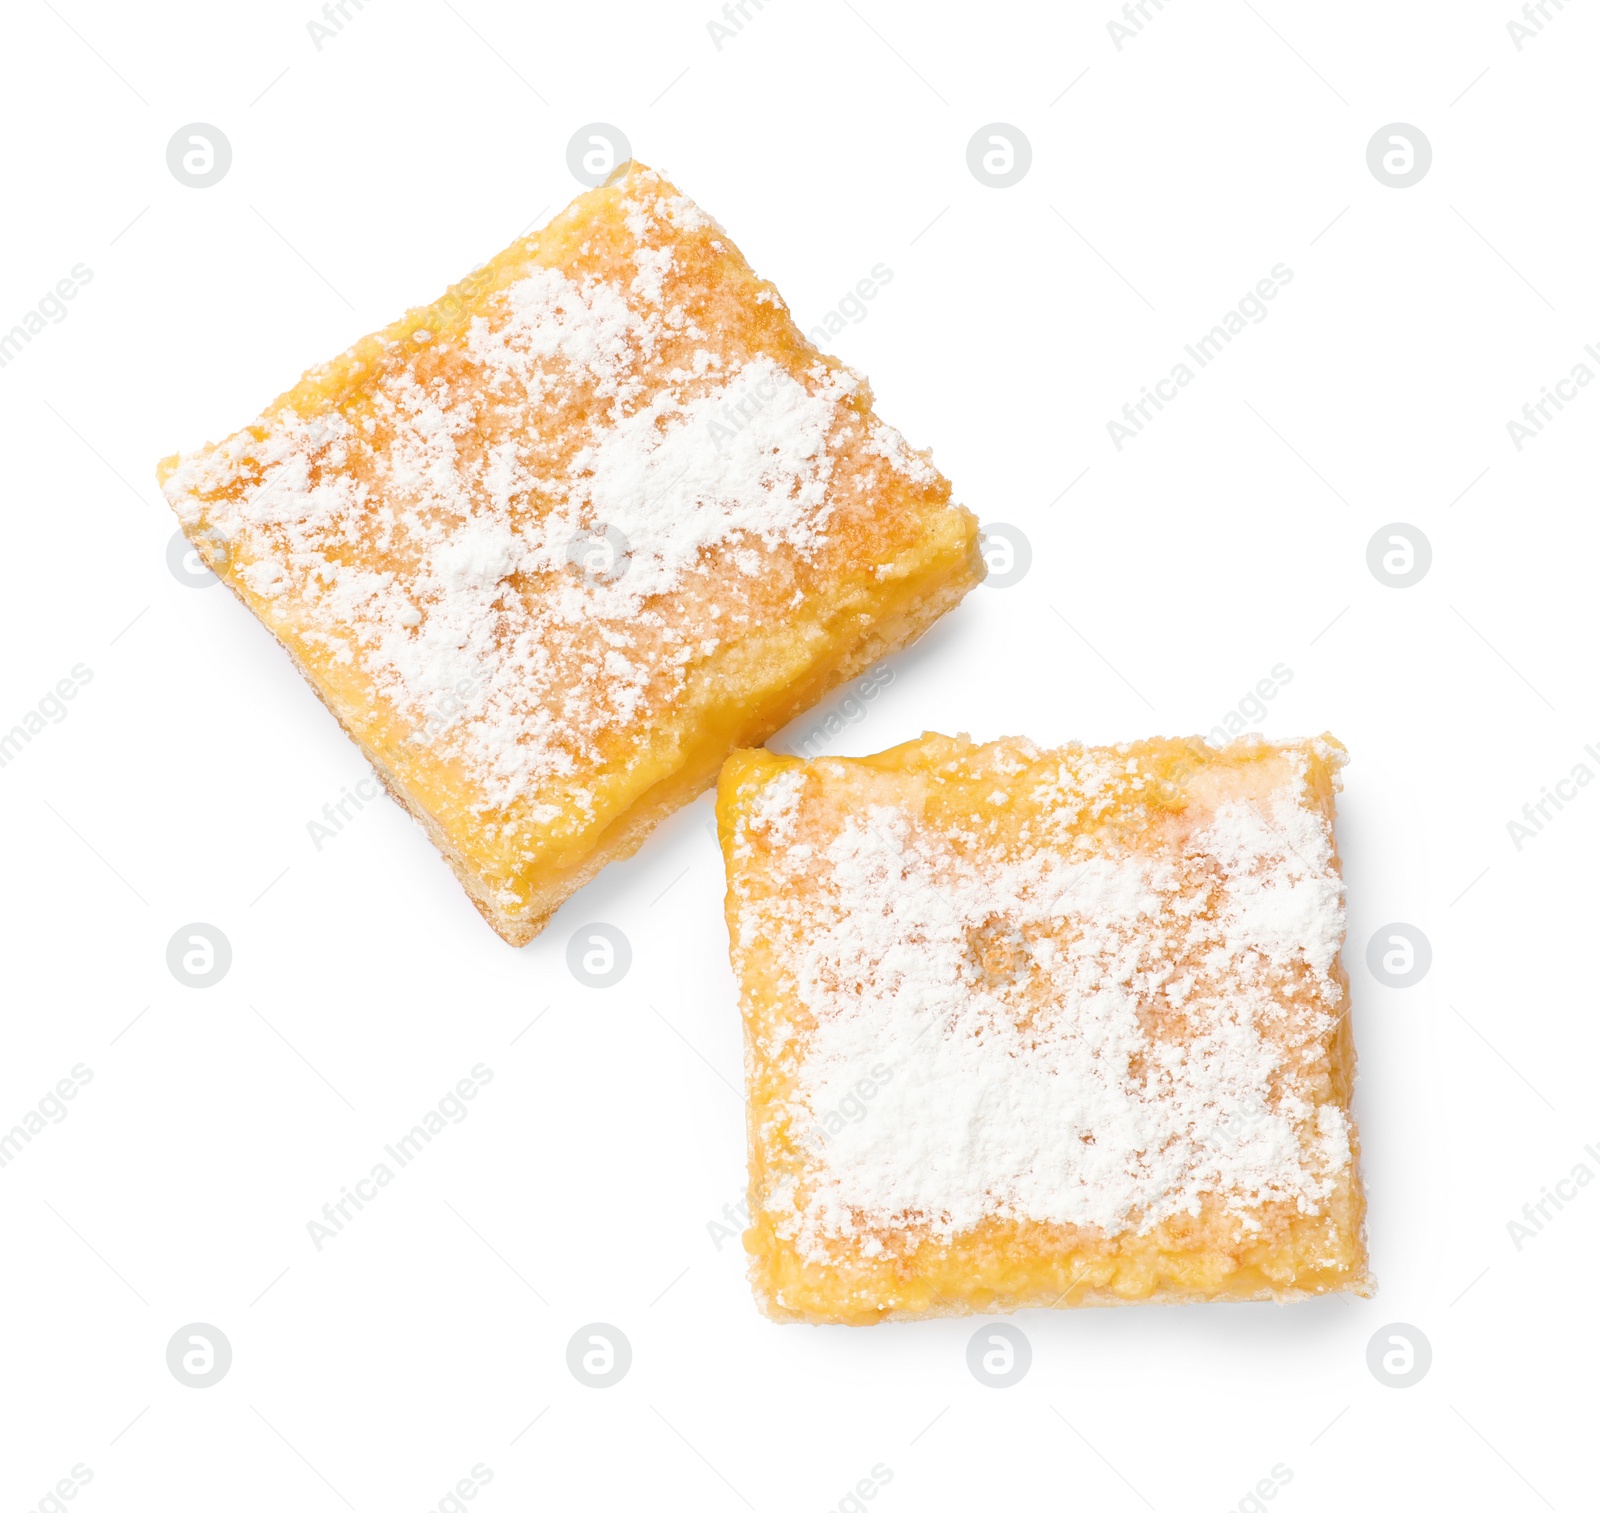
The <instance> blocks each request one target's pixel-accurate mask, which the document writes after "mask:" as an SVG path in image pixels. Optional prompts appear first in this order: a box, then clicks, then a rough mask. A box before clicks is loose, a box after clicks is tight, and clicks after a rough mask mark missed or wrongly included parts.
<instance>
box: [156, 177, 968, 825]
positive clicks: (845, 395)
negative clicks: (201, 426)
mask: <svg viewBox="0 0 1600 1513" xmlns="http://www.w3.org/2000/svg"><path fill="white" fill-rule="evenodd" d="M569 215H570V212H569ZM623 227H625V228H626V230H627V232H628V234H629V236H631V238H633V241H632V243H631V244H628V245H624V246H621V247H614V248H610V249H609V250H608V251H607V252H606V254H605V257H604V258H603V259H601V260H600V261H599V262H598V263H597V264H596V265H595V266H597V267H599V269H600V271H598V272H596V271H588V272H585V271H583V266H582V263H581V259H579V260H577V261H576V262H571V263H569V264H568V265H567V266H564V267H559V268H558V267H549V266H543V265H541V264H540V263H539V262H537V261H535V260H534V259H533V257H532V256H531V255H530V257H529V260H528V261H527V262H526V264H525V265H524V266H522V267H521V268H520V269H519V270H518V273H517V276H516V277H515V278H514V280H512V281H510V282H509V283H507V284H506V285H505V287H503V288H501V289H500V291H499V293H497V294H496V295H494V296H493V297H492V298H491V299H490V300H489V301H488V303H487V306H486V309H487V312H488V313H486V314H479V315H477V316H475V317H474V318H472V319H471V320H470V321H469V322H467V323H465V324H464V325H463V326H459V327H456V328H454V329H452V328H451V327H450V325H449V322H448V321H441V322H437V323H435V324H430V325H429V326H427V327H425V328H422V329H418V330H415V331H413V332H411V333H409V334H408V335H407V336H406V337H405V338H403V339H401V340H398V341H390V342H389V343H388V345H387V346H386V347H385V348H384V350H383V351H382V352H381V353H380V354H378V355H376V356H372V355H370V354H369V355H368V356H365V357H363V359H362V361H363V363H364V364H365V365H366V367H367V372H366V373H365V374H364V376H363V381H362V384H361V391H360V393H359V395H357V396H356V397H355V398H354V399H353V400H351V401H350V402H348V403H346V402H341V403H340V405H339V406H338V407H331V406H330V407H324V408H323V409H321V410H319V411H318V412H317V413H308V414H302V413H300V412H299V411H297V410H296V409H295V408H292V407H284V408H281V409H279V410H278V411H276V412H275V413H272V414H270V415H268V416H264V417H262V418H261V419H260V420H258V421H257V422H256V423H255V424H254V425H253V426H252V427H250V428H248V429H247V430H245V431H243V432H240V433H239V434H238V435H237V436H235V437H233V438H231V439H230V441H229V442H227V443H224V444H223V445H222V446H220V447H216V448H212V449H210V450H207V451H204V452H201V453H198V454H196V455H194V456H191V457H188V458H185V459H184V460H183V461H182V462H181V463H180V464H179V466H178V467H177V469H176V471H175V472H174V473H173V474H172V476H171V477H170V479H169V480H168V482H167V484H166V493H167V497H168V498H169V500H170V501H171V502H172V504H173V506H174V508H175V509H176V510H177V512H178V514H179V515H180V517H181V518H182V519H183V520H184V521H185V523H186V524H188V525H189V526H191V527H196V526H201V525H203V526H204V527H205V530H206V532H207V534H208V535H209V536H212V537H214V538H215V539H218V540H221V541H225V542H226V543H227V554H228V558H229V563H230V565H231V566H232V567H233V568H235V569H236V570H237V572H238V576H239V578H240V580H241V581H242V582H243V583H244V584H245V585H246V586H247V587H248V588H249V589H250V590H251V591H252V592H253V593H254V594H256V595H258V596H259V597H260V598H261V600H262V601H264V603H263V606H262V613H263V614H264V615H265V616H266V617H267V618H268V619H269V622H275V623H278V624H280V625H281V626H282V627H284V628H285V629H287V630H292V631H293V632H294V633H295V634H296V635H297V636H299V637H300V638H301V639H302V640H303V641H305V642H308V643H309V644H311V645H313V646H315V647H317V648H319V649H320V650H321V651H322V652H323V653H324V654H326V655H327V656H328V657H329V658H330V659H331V660H332V662H333V663H334V664H335V665H339V666H344V667H353V668H357V669H359V670H360V672H361V673H362V674H363V675H364V676H365V678H366V679H367V680H368V682H369V684H370V686H371V687H372V688H373V689H374V690H375V694H376V697H375V699H374V700H373V710H374V718H375V719H380V718H381V720H382V722H383V725H384V730H383V731H380V732H378V733H377V734H375V735H374V736H373V739H374V740H375V741H378V742H380V744H381V742H382V740H384V739H393V740H402V741H405V740H409V741H420V742H423V743H425V744H427V745H428V746H429V747H430V748H431V749H433V750H434V751H436V752H437V753H438V755H439V756H440V758H441V759H442V760H443V761H445V762H448V763H449V764H451V765H452V766H453V767H454V768H455V769H456V770H458V771H459V772H460V773H462V774H464V775H465V776H466V778H467V779H469V780H470V782H471V784H472V785H473V787H474V789H475V791H476V793H477V794H478V796H479V803H478V810H479V812H480V814H482V813H487V812H488V811H490V810H499V811H505V810H508V809H509V808H510V806H512V805H513V804H514V803H516V802H518V801H521V803H522V805H523V809H522V812H521V816H520V817H519V819H518V820H517V821H516V822H517V823H521V822H522V821H523V820H527V821H529V822H531V823H532V824H534V825H535V826H537V825H539V824H543V823H547V822H549V821H550V820H551V819H552V818H553V817H554V816H555V815H557V814H558V813H560V812H562V811H567V812H569V813H571V814H575V815H576V816H577V818H576V819H575V820H574V821H573V823H574V824H576V825H581V824H585V823H587V822H588V821H587V819H586V818H585V816H586V815H587V814H588V813H589V812H590V811H591V810H592V808H593V805H594V803H595V797H594V793H593V791H592V787H591V783H590V781H589V779H588V778H587V777H586V776H585V773H586V770H587V769H589V768H590V767H592V766H593V765H595V764H597V763H599V762H601V761H612V762H620V763H623V764H625V763H626V762H627V761H628V760H629V759H630V753H632V752H633V751H635V750H636V749H637V748H638V746H639V745H640V743H641V742H642V741H644V740H645V739H646V735H645V733H644V732H643V725H644V723H645V722H646V720H647V718H648V716H649V715H650V713H651V712H652V711H658V712H659V711H663V710H669V709H672V708H674V707H676V706H677V704H678V702H679V701H682V700H683V699H685V698H687V697H689V694H690V690H691V686H692V682H693V678H694V676H695V672H696V669H697V668H700V667H703V666H704V664H705V663H706V661H707V659H709V658H711V657H712V656H714V655H715V654H716V652H717V651H718V648H719V647H721V646H723V645H725V644H727V643H729V642H731V641H735V640H737V638H738V637H739V636H740V635H741V634H745V633H747V632H748V630H749V628H750V627H751V626H754V625H761V624H765V623H769V622H770V619H771V614H772V605H774V604H776V603H788V602H798V601H797V600H796V598H795V596H796V594H797V593H798V592H799V591H800V584H802V583H803V582H804V581H805V580H804V573H805V571H806V569H807V568H808V567H809V566H811V565H813V564H816V563H817V562H819V560H820V557H819V554H821V553H823V552H825V551H826V550H828V549H829V547H830V544H831V543H832V542H833V540H834V535H833V532H834V531H835V529H836V527H837V522H838V517H839V515H840V512H841V510H847V509H854V510H856V512H857V517H856V518H857V519H858V520H860V519H863V518H866V510H867V508H868V507H869V506H870V496H865V497H864V496H863V481H862V480H863V476H864V472H867V471H870V470H871V469H873V468H876V467H878V466H879V464H878V462H876V461H869V462H867V463H865V464H863V463H861V462H856V463H853V464H852V466H851V476H850V479H849V482H848V487H846V486H844V485H843V484H842V483H841V479H840V466H841V463H840V459H841V457H844V456H846V455H847V454H849V453H850V452H851V449H852V448H859V449H860V451H861V453H862V454H863V455H864V456H868V457H870V458H886V459H888V461H889V462H890V465H891V466H892V467H894V468H895V469H896V471H897V472H899V473H900V475H901V476H902V477H903V478H904V479H908V480H911V481H913V482H916V483H920V484H928V483H930V481H931V482H934V483H937V482H939V481H940V480H938V479H937V475H936V474H933V473H932V471H931V469H929V468H928V467H927V465H926V463H925V462H924V461H923V460H922V459H921V458H920V457H918V456H917V455H916V454H914V453H911V452H909V451H908V450H907V449H906V448H905V446H904V444H903V443H902V442H900V440H899V438H898V435H897V433H892V432H889V431H888V430H887V428H885V427H882V426H881V425H880V424H879V423H878V422H876V421H875V420H874V419H873V418H872V416H871V414H870V411H868V410H866V409H865V407H864V405H858V404H856V403H855V398H856V396H857V394H858V393H859V392H860V385H859V381H858V380H857V379H856V378H855V376H854V375H852V374H851V373H850V372H849V371H848V370H845V369H841V368H838V367H837V366H830V365H828V364H822V363H816V364H813V365H812V366H810V367H808V368H806V369H805V370H804V371H800V370H798V368H797V367H796V366H795V365H794V364H793V363H791V365H790V366H789V367H785V366H783V365H781V364H780V363H779V362H777V361H775V360H774V359H773V357H772V356H770V355H768V354H767V353H765V352H764V351H762V350H760V348H759V346H756V347H752V346H751V345H750V344H749V342H748V341H744V340H742V339H740V340H736V339H734V338H733V337H731V336H730V335H728V334H727V333H725V332H724V331H722V330H720V329H706V327H708V326H713V325H714V324H715V323H714V322H712V321H710V320H707V319H706V318H705V315H704V311H705V309H706V308H709V306H706V305H696V304H695V299H696V298H700V297H702V296H703V295H704V284H703V280H704V278H705V277H706V275H705V273H704V271H703V264H704V261H705V257H706V254H705V253H704V252H703V251H702V250H695V251H694V253H693V256H685V255H682V254H683V247H682V239H683V238H686V237H694V236H704V234H705V233H706V232H707V230H708V228H712V229H714V228H713V224H712V223H711V222H710V221H709V219H708V218H707V217H705V216H704V215H703V214H702V213H701V212H700V211H698V210H697V209H696V208H695V207H694V206H693V205H692V204H691V203H690V202H689V201H688V200H686V199H684V198H683V197H681V196H677V195H675V194H673V193H671V192H670V191H669V190H668V189H667V188H666V187H665V186H663V184H662V181H661V180H660V179H658V178H657V177H656V175H654V174H653V173H651V172H650V171H649V170H647V169H641V168H637V167H636V168H635V169H633V170H630V177H629V178H628V180H627V181H626V186H625V190H624V198H623V201H622V207H621V215H620V218H619V219H618V220H616V221H614V222H613V223H612V224H611V225H610V227H609V231H608V234H610V235H613V236H620V234H621V229H622V228H623ZM588 250H589V245H588V244H587V243H586V244H584V251H585V253H587V252H588ZM721 255H722V256H723V257H724V258H727V257H728V256H730V254H729V253H728V252H727V251H726V250H724V251H723V253H722V254H721ZM595 256H596V257H597V258H598V257H599V254H596V255H595ZM695 258H698V259H699V260H700V263H701V265H702V267H701V271H700V272H699V273H697V274H695V275H694V277H691V276H690V275H689V274H688V273H686V272H685V268H686V267H687V266H689V264H690V263H692V262H693V261H694V259H695ZM740 266H741V267H742V264H741V265H740ZM695 279H699V280H701V281H702V282H698V283H697V282H695ZM697 311H698V312H699V314H698V315H697ZM424 336H425V337H426V339H425V340H424V339H422V338H423V337H424ZM891 438H892V440H891ZM875 528H877V527H875ZM882 528H884V529H899V528H902V527H898V526H895V525H894V524H893V523H892V522H891V523H889V524H888V525H886V526H883V527H882ZM593 554H599V555H600V556H601V557H603V558H605V563H604V565H603V566H602V567H601V568H600V569H599V570H591V568H590V567H589V562H590V557H591V555H593ZM780 594H781V595H782V598H781V599H780V598H779V597H778V596H779V595H780ZM395 732H398V734H396V733H395ZM507 823H512V822H511V821H507ZM561 843H562V842H561V837H554V838H553V839H552V840H551V844H561ZM530 844H532V842H531V841H530ZM540 844H543V842H542V841H541V842H540Z"/></svg>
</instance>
